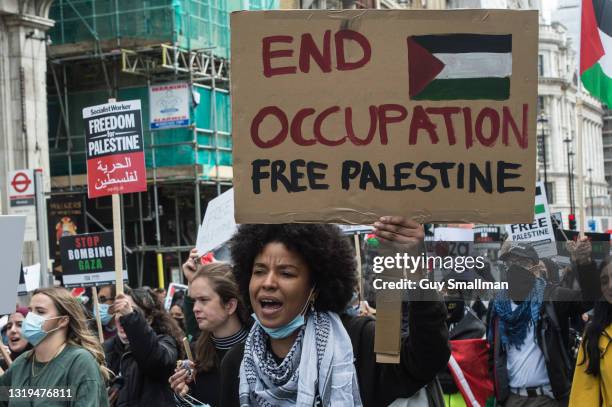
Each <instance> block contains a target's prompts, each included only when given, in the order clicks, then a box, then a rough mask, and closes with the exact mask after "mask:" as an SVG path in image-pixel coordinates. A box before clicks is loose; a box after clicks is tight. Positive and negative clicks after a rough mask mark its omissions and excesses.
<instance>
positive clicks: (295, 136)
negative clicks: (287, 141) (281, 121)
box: [291, 107, 317, 146]
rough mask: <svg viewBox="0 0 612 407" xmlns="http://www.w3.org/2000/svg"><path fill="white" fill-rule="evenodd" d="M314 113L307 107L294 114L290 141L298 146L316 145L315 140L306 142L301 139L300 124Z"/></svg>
mask: <svg viewBox="0 0 612 407" xmlns="http://www.w3.org/2000/svg"><path fill="white" fill-rule="evenodd" d="M314 113H315V110H314V109H313V108H310V107H307V108H305V109H300V110H299V111H298V112H297V113H296V114H295V117H294V118H293V120H291V139H292V140H293V141H294V142H295V144H297V145H298V146H312V145H313V144H316V143H317V140H315V139H310V140H306V139H304V137H302V122H303V121H304V119H305V118H306V117H308V116H311V115H313V114H314Z"/></svg>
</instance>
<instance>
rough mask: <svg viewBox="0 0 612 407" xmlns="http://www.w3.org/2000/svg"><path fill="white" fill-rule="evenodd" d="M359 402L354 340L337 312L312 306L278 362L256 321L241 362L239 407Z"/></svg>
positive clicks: (305, 406)
mask: <svg viewBox="0 0 612 407" xmlns="http://www.w3.org/2000/svg"><path fill="white" fill-rule="evenodd" d="M317 400H320V401H321V403H322V405H324V406H329V405H332V406H341V407H342V406H347V407H348V406H351V407H352V406H361V405H362V404H361V398H360V396H359V385H358V383H357V373H356V371H355V366H354V364H353V345H352V344H351V339H350V337H349V335H348V333H347V332H346V330H345V329H344V326H343V325H342V322H341V321H340V318H339V317H338V315H337V314H335V313H331V312H316V311H311V312H310V313H309V314H308V316H307V319H306V325H305V326H303V327H302V328H300V332H299V333H298V337H297V339H296V340H295V342H294V344H293V346H292V347H291V349H290V350H289V353H288V354H287V356H285V358H284V359H283V361H282V362H281V363H280V364H277V363H276V360H275V359H274V356H273V355H272V351H271V350H270V349H269V346H268V335H267V334H266V333H265V332H264V330H263V329H262V328H261V327H260V326H259V325H258V324H254V325H253V327H252V328H251V332H250V333H249V336H248V337H247V340H246V342H245V346H244V357H243V359H242V364H241V365H240V406H241V407H246V406H259V407H272V406H281V407H283V406H299V407H311V406H314V405H315V402H316V401H317Z"/></svg>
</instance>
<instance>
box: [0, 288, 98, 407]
mask: <svg viewBox="0 0 612 407" xmlns="http://www.w3.org/2000/svg"><path fill="white" fill-rule="evenodd" d="M29 308H30V312H29V313H28V315H27V316H26V318H25V320H24V321H23V325H22V335H23V336H24V337H25V338H26V339H27V340H28V342H30V343H31V344H32V346H33V347H34V349H32V350H31V351H28V352H26V353H24V354H23V355H21V356H20V357H19V358H17V360H15V361H14V362H13V364H12V365H11V367H10V368H9V369H8V370H7V371H6V373H5V374H4V375H3V376H2V377H0V386H6V387H8V388H9V390H8V392H9V396H10V398H9V403H8V405H9V406H11V405H16V404H17V403H20V402H22V400H23V396H24V395H25V396H30V397H26V399H28V398H29V399H30V400H31V401H33V405H34V406H36V405H38V403H37V402H36V401H38V402H39V403H41V405H42V403H45V404H48V403H49V402H50V401H51V402H52V401H53V399H55V401H58V399H64V400H66V401H68V405H71V406H79V407H82V406H108V398H107V395H106V387H105V380H107V379H108V370H107V369H106V368H105V367H104V352H103V351H102V346H101V345H100V343H99V342H98V341H97V340H96V338H95V337H94V336H93V335H92V334H91V332H90V331H89V329H88V328H87V321H86V317H85V313H84V312H83V309H82V307H81V305H80V304H79V303H78V302H77V301H76V300H75V299H74V298H73V297H72V296H70V294H69V293H68V291H66V290H65V289H63V288H44V289H39V290H36V291H34V294H33V296H32V300H31V301H30V307H29ZM27 388H31V389H51V391H50V392H46V393H45V395H44V396H45V397H46V400H43V399H38V400H35V399H34V397H36V398H38V397H37V396H41V394H40V390H39V394H38V395H35V394H28V393H27V392H26V393H25V394H24V393H23V392H24V391H26V390H25V389H27Z"/></svg>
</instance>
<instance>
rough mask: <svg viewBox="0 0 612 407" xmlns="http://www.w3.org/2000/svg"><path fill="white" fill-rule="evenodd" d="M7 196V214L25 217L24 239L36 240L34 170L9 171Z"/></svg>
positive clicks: (27, 240)
mask: <svg viewBox="0 0 612 407" xmlns="http://www.w3.org/2000/svg"><path fill="white" fill-rule="evenodd" d="M6 188H7V192H8V194H7V196H8V198H9V204H8V214H9V215H23V216H25V217H26V228H25V236H24V239H25V241H26V242H35V241H36V240H38V235H37V227H36V220H37V216H36V187H35V186H34V170H33V169H27V170H15V171H10V172H9V173H8V177H7V183H6Z"/></svg>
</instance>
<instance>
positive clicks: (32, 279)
mask: <svg viewBox="0 0 612 407" xmlns="http://www.w3.org/2000/svg"><path fill="white" fill-rule="evenodd" d="M19 268H20V270H19V285H18V286H17V295H18V296H24V295H27V294H28V293H29V292H32V291H34V290H36V289H38V287H40V263H36V264H34V265H31V266H26V267H23V265H21V266H19Z"/></svg>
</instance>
